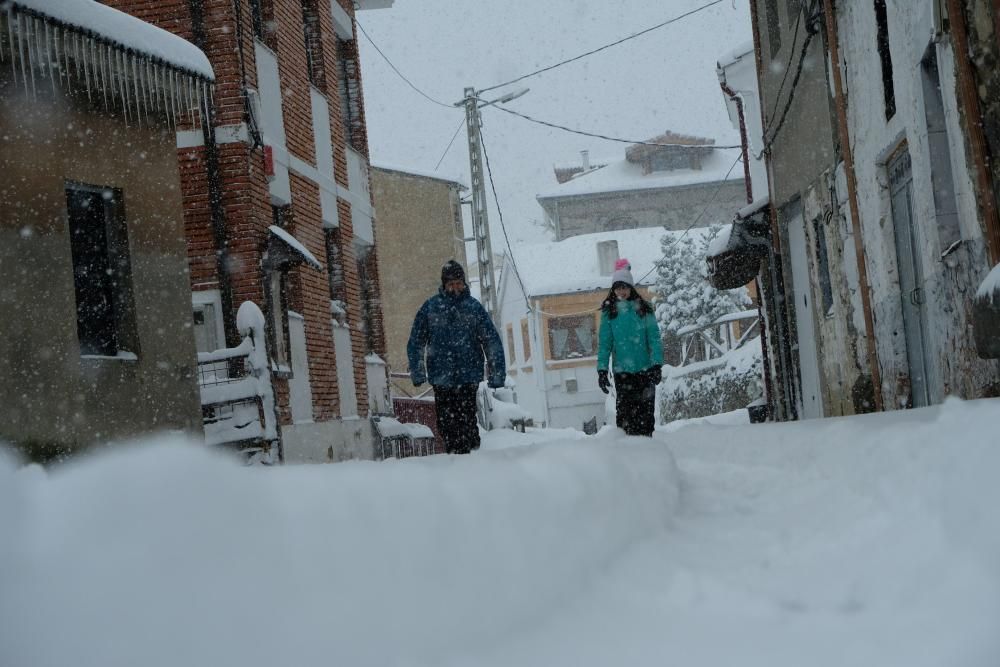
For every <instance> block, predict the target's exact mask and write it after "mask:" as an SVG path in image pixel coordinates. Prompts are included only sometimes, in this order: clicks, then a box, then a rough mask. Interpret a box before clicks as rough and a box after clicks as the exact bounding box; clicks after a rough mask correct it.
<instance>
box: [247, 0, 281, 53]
mask: <svg viewBox="0 0 1000 667" xmlns="http://www.w3.org/2000/svg"><path fill="white" fill-rule="evenodd" d="M250 23H251V25H252V26H253V35H254V37H256V38H257V39H259V40H261V41H262V42H264V43H265V44H266V45H267V46H268V47H269V48H270V49H272V50H276V49H277V30H276V28H275V24H274V4H273V0H250Z"/></svg>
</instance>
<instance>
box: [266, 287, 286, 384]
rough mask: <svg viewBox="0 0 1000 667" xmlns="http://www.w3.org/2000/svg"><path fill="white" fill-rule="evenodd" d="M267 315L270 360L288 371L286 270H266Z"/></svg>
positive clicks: (278, 367) (282, 369) (284, 370)
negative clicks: (269, 336)
mask: <svg viewBox="0 0 1000 667" xmlns="http://www.w3.org/2000/svg"><path fill="white" fill-rule="evenodd" d="M267 311H268V312H267V317H268V327H269V328H270V329H271V340H272V345H271V361H272V362H273V364H274V366H275V367H276V368H275V370H278V371H281V372H284V373H290V372H291V364H290V362H289V355H288V271H287V270H285V269H271V270H269V271H268V272H267Z"/></svg>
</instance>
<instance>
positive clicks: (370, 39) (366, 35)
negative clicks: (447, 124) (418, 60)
mask: <svg viewBox="0 0 1000 667" xmlns="http://www.w3.org/2000/svg"><path fill="white" fill-rule="evenodd" d="M354 23H355V24H356V25H357V26H358V30H360V31H361V34H362V35H364V36H365V39H367V40H368V43H369V44H371V45H372V46H374V47H375V50H376V51H378V54H379V55H380V56H382V59H383V60H385V62H387V63H388V64H389V67H391V68H392V71H393V72H395V73H396V74H397V75H398V76H399V78H400V79H402V80H403V81H405V82H406V84H407V85H408V86H409V87H410V88H412V89H413V90H415V91H417V93H419V94H420V95H422V96H423V97H424V98H425V99H427V100H429V101H431V102H433V103H434V104H437V105H438V106H442V107H445V108H446V109H454V108H455V106H454V105H452V104H446V103H444V102H442V101H440V100H436V99H434V98H433V97H431V96H430V95H428V94H427V93H425V92H424V91H422V90H420V89H419V88H417V86H416V85H414V83H413V82H412V81H410V80H409V79H407V78H406V75H404V74H403V73H402V72H400V71H399V68H398V67H396V66H395V65H393V64H392V61H391V60H389V56H387V55H385V53H383V52H382V49H380V48H379V47H378V44H376V43H375V42H374V40H372V38H371V36H369V34H368V32H367V31H366V30H365V29H364V27H363V26H362V25H361V22H360V21H358V20H356V19H355V21H354Z"/></svg>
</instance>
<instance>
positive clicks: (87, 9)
mask: <svg viewBox="0 0 1000 667" xmlns="http://www.w3.org/2000/svg"><path fill="white" fill-rule="evenodd" d="M3 61H6V62H9V63H10V67H11V72H12V74H13V79H14V83H15V85H21V86H23V87H24V90H25V93H26V94H29V95H32V96H34V95H36V94H37V92H38V89H39V88H42V87H51V89H52V91H53V92H56V90H57V89H59V90H61V91H63V92H64V93H68V94H86V95H87V97H88V99H90V100H94V101H103V102H104V105H105V107H106V108H108V109H109V110H115V111H119V110H120V111H121V112H122V113H123V114H124V116H125V118H126V121H135V122H140V123H141V122H144V121H147V122H148V120H149V118H150V117H157V118H162V117H166V118H167V120H168V121H169V122H171V123H173V122H175V119H176V117H177V116H179V115H181V114H191V115H192V120H193V119H194V114H195V113H197V112H200V111H201V110H202V109H203V108H204V106H205V105H206V104H207V101H208V99H209V96H210V92H211V91H210V85H211V83H212V82H213V81H214V80H215V74H214V72H213V71H212V65H211V63H209V61H208V58H207V57H206V56H205V54H204V53H202V52H201V50H200V49H198V48H197V47H196V46H194V45H193V44H191V43H190V42H188V41H186V40H184V39H182V38H180V37H178V36H177V35H174V34H172V33H170V32H168V31H166V30H162V29H160V28H157V27H156V26H154V25H152V24H149V23H146V22H145V21H142V20H140V19H137V18H135V17H134V16H130V15H128V14H126V13H124V12H120V11H118V10H117V9H113V8H111V7H107V6H105V5H102V4H100V3H98V2H95V1H94V0H7V1H6V2H0V62H3Z"/></svg>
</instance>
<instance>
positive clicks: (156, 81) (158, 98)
mask: <svg viewBox="0 0 1000 667" xmlns="http://www.w3.org/2000/svg"><path fill="white" fill-rule="evenodd" d="M153 105H154V106H155V107H156V111H157V113H159V112H160V111H161V110H162V109H163V91H161V90H160V65H159V63H153Z"/></svg>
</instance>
